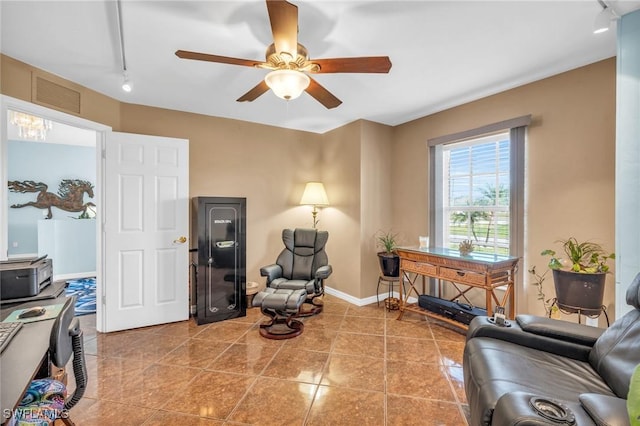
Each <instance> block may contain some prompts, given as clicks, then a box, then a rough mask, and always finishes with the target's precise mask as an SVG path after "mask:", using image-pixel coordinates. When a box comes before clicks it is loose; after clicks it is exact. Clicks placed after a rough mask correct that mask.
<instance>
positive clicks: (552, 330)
mask: <svg viewBox="0 0 640 426" xmlns="http://www.w3.org/2000/svg"><path fill="white" fill-rule="evenodd" d="M626 300H627V303H628V304H629V305H631V306H633V308H634V309H633V310H632V311H631V312H628V313H627V314H625V315H624V316H623V317H622V318H620V319H618V320H617V321H616V322H614V323H613V324H612V325H611V327H609V328H608V329H606V330H602V329H599V328H596V327H589V326H586V325H581V324H575V323H571V322H567V321H559V320H553V319H549V318H543V317H535V316H531V315H518V316H517V317H516V320H515V321H511V326H510V327H500V326H497V325H494V324H492V323H491V322H490V321H489V320H488V318H487V317H476V318H474V319H473V321H472V322H471V324H470V326H469V331H468V333H467V343H466V346H465V349H464V361H463V367H464V382H465V391H466V395H467V400H468V402H469V408H470V411H471V425H473V426H475V425H494V426H502V425H520V426H524V425H549V424H553V425H563V424H564V425H569V424H572V423H571V422H572V421H573V424H576V425H579V426H582V425H594V424H597V425H628V424H629V417H628V414H627V409H626V398H627V394H628V393H629V382H630V379H631V375H632V374H633V370H634V368H635V366H636V365H638V364H640V274H638V275H637V276H636V278H635V279H634V281H633V283H632V284H631V286H630V287H629V288H628V290H627V293H626ZM534 406H535V407H537V408H534ZM554 413H555V414H554ZM563 413H564V414H563ZM554 416H556V417H559V418H560V419H559V420H558V419H552V418H553V417H554ZM563 417H564V418H563Z"/></svg>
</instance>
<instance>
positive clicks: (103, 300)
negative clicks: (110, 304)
mask: <svg viewBox="0 0 640 426" xmlns="http://www.w3.org/2000/svg"><path fill="white" fill-rule="evenodd" d="M102 304H103V305H106V304H107V296H102Z"/></svg>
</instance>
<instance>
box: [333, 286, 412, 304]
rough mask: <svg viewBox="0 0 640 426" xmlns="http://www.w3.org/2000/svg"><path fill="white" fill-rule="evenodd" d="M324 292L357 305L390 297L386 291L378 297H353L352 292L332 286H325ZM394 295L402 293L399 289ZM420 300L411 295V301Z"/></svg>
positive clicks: (397, 295)
mask: <svg viewBox="0 0 640 426" xmlns="http://www.w3.org/2000/svg"><path fill="white" fill-rule="evenodd" d="M324 292H325V293H327V294H330V295H331V296H335V297H337V298H338V299H341V300H344V301H345V302H349V303H351V304H354V305H356V306H365V305H370V304H372V303H376V302H377V301H378V299H379V300H380V301H381V302H382V301H383V300H384V299H386V298H387V297H389V293H387V292H384V293H380V294H379V295H378V298H376V296H375V295H374V296H369V297H366V298H364V299H359V298H357V297H353V296H351V295H350V294H347V293H344V292H342V291H340V290H336V289H334V288H331V287H325V288H324ZM392 295H393V297H400V294H398V292H397V291H394V292H393V293H392ZM417 301H418V299H416V298H415V297H409V303H416V302H417Z"/></svg>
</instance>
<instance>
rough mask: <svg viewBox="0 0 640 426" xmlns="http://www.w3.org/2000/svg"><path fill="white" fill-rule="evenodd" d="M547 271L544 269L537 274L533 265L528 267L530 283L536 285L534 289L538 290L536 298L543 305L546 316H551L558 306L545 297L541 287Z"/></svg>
mask: <svg viewBox="0 0 640 426" xmlns="http://www.w3.org/2000/svg"><path fill="white" fill-rule="evenodd" d="M548 272H549V270H548V269H547V270H546V271H544V273H543V274H539V273H538V272H537V271H536V267H535V266H533V267H531V269H529V273H530V274H531V277H532V281H531V284H533V285H534V286H535V287H536V290H537V292H538V295H537V300H539V301H540V302H542V306H543V307H544V312H545V314H546V316H548V317H553V314H555V313H556V312H558V306H557V305H554V304H553V299H547V297H546V296H545V294H544V288H543V283H544V280H545V279H547V273H548Z"/></svg>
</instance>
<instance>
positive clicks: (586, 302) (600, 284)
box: [553, 269, 607, 315]
mask: <svg viewBox="0 0 640 426" xmlns="http://www.w3.org/2000/svg"><path fill="white" fill-rule="evenodd" d="M606 278H607V274H605V273H599V274H580V273H577V272H570V271H561V270H558V269H554V270H553V283H554V285H555V288H556V300H557V303H558V307H559V308H560V309H562V310H563V311H565V312H570V313H578V312H580V313H582V314H585V315H598V314H600V312H601V311H602V300H603V298H604V284H605V280H606Z"/></svg>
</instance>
